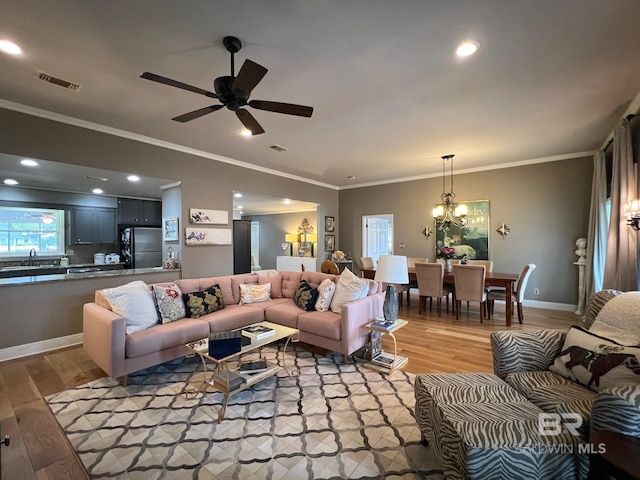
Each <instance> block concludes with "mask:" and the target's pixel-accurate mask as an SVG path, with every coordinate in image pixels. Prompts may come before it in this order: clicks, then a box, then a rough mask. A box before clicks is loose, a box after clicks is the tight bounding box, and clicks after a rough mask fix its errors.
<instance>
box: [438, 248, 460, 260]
mask: <svg viewBox="0 0 640 480" xmlns="http://www.w3.org/2000/svg"><path fill="white" fill-rule="evenodd" d="M436 258H444V259H445V260H450V259H452V258H456V249H455V248H453V247H442V248H438V249H437V250H436Z"/></svg>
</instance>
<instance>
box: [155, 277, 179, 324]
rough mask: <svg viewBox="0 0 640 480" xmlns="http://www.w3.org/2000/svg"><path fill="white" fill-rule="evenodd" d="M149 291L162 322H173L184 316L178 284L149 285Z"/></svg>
mask: <svg viewBox="0 0 640 480" xmlns="http://www.w3.org/2000/svg"><path fill="white" fill-rule="evenodd" d="M151 291H152V292H153V299H154V300H155V302H156V307H157V308H158V314H159V315H160V321H161V322H162V323H169V322H173V321H174V320H178V319H179V318H183V317H185V316H186V314H187V313H186V310H185V308H184V300H183V299H182V292H181V291H180V287H178V285H176V284H175V283H173V284H169V285H166V286H163V285H151Z"/></svg>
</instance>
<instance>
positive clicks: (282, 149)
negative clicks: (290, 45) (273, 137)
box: [269, 144, 289, 152]
mask: <svg viewBox="0 0 640 480" xmlns="http://www.w3.org/2000/svg"><path fill="white" fill-rule="evenodd" d="M269 148H270V149H271V150H275V151H276V152H286V151H288V150H289V149H288V148H287V147H283V146H282V145H275V144H273V145H270V146H269Z"/></svg>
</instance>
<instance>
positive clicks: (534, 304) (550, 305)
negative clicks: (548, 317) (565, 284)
mask: <svg viewBox="0 0 640 480" xmlns="http://www.w3.org/2000/svg"><path fill="white" fill-rule="evenodd" d="M495 302H496V303H502V304H504V300H496V301H495ZM522 305H524V306H525V307H531V308H546V309H548V310H562V311H563V312H575V311H576V309H577V308H578V306H577V305H570V304H568V303H555V302H540V301H538V300H524V301H523V302H522ZM514 308H515V307H514Z"/></svg>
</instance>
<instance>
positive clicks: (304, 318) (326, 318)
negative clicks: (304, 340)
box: [298, 312, 342, 341]
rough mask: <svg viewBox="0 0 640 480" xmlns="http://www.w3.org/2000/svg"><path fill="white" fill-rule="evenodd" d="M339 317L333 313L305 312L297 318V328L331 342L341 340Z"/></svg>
mask: <svg viewBox="0 0 640 480" xmlns="http://www.w3.org/2000/svg"><path fill="white" fill-rule="evenodd" d="M340 320H341V317H340V315H338V314H337V313H333V312H307V313H303V314H302V315H300V316H299V317H298V328H299V329H300V330H302V331H305V332H308V333H313V334H314V335H319V336H321V337H326V338H330V339H332V340H338V341H339V340H340V339H341V336H342V335H341V329H340V328H341V321H340Z"/></svg>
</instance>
